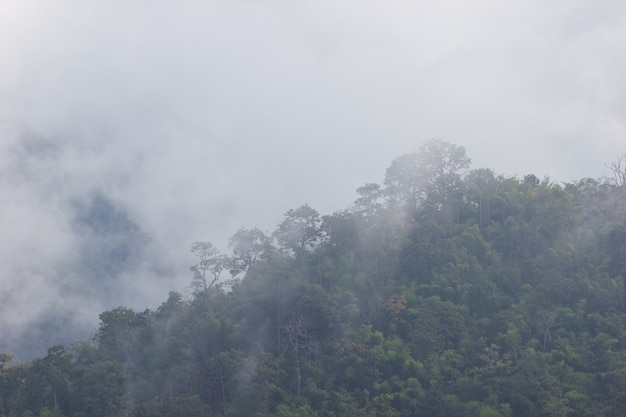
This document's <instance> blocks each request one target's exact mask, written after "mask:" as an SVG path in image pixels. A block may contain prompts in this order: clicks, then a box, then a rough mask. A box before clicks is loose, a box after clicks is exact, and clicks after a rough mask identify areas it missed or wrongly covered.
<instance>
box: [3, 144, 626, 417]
mask: <svg viewBox="0 0 626 417" xmlns="http://www.w3.org/2000/svg"><path fill="white" fill-rule="evenodd" d="M620 161H621V159H620ZM613 166H614V167H617V168H619V169H621V165H620V164H614V165H613ZM619 169H618V170H617V171H618V172H616V174H620V172H619ZM616 178H620V177H619V175H618V176H616ZM622 178H623V177H622ZM625 190H626V184H625V183H624V182H621V183H620V182H619V181H617V180H615V181H613V180H607V181H604V182H603V181H596V180H591V179H583V180H581V181H579V182H577V183H570V184H565V185H559V184H555V183H552V182H551V181H550V180H549V179H543V180H541V179H539V178H537V177H535V176H534V175H527V176H524V177H523V178H511V177H503V176H497V175H496V174H494V173H493V172H492V171H491V170H489V169H475V170H470V169H469V158H467V156H466V155H465V151H464V149H463V148H461V147H457V146H454V145H451V144H449V143H446V142H443V141H437V140H435V141H431V142H429V143H428V144H427V145H425V146H424V147H423V148H421V149H420V150H419V151H417V152H414V153H411V154H407V155H404V156H401V157H399V158H398V159H396V160H395V161H394V162H393V163H392V165H391V166H390V168H389V169H388V170H387V173H386V177H385V181H384V186H380V185H377V184H367V185H365V186H363V187H361V188H359V189H358V194H359V197H358V199H357V200H356V201H355V203H354V205H353V207H351V208H350V209H347V210H344V211H341V212H336V213H334V214H332V215H328V216H320V214H319V213H318V212H317V211H315V210H314V209H313V208H311V207H309V206H308V205H304V206H302V207H299V208H296V209H293V210H289V211H288V212H287V213H286V214H285V218H284V221H283V222H282V223H281V224H280V225H278V227H277V229H276V231H275V232H274V234H273V236H267V235H265V234H264V233H263V232H261V231H260V230H258V229H251V230H248V229H241V230H239V231H238V232H237V233H236V234H235V235H234V236H233V239H232V241H231V245H230V247H231V249H232V254H231V255H229V256H227V255H225V254H221V253H220V252H219V251H218V250H217V249H216V248H215V247H214V246H213V245H212V244H210V243H208V242H196V243H194V244H193V245H192V251H193V253H194V254H195V255H196V256H197V258H198V263H197V264H196V265H194V266H192V267H191V271H192V280H190V281H191V288H192V289H193V295H192V296H190V297H189V298H188V299H185V298H184V297H183V296H181V294H179V293H176V292H171V293H170V295H169V298H168V299H167V300H166V301H164V302H163V303H162V304H161V305H160V306H159V307H158V308H157V309H156V311H150V310H146V311H142V312H137V311H133V310H130V309H128V308H125V307H119V308H116V309H114V310H111V311H106V312H104V313H102V314H101V315H100V320H101V325H100V328H99V330H98V332H97V334H96V335H95V337H94V339H93V341H92V342H79V343H77V344H76V345H74V346H72V347H63V346H54V347H51V348H50V349H49V351H48V355H47V356H45V357H43V358H40V359H36V360H33V361H31V362H28V363H24V364H17V365H16V364H13V365H12V364H11V358H10V356H9V355H7V354H2V355H0V394H1V396H0V415H1V416H16V417H26V416H40V417H43V416H56V417H58V416H66V417H70V416H71V417H100V416H102V417H107V416H136V417H158V416H167V417H178V416H180V417H195V416H259V417H261V416H280V417H286V416H302V417H311V416H319V417H322V416H324V417H331V416H337V417H338V416H380V417H382V416H394V417H395V416H398V417H400V416H417V417H420V416H423V417H437V416H441V417H450V416H462V417H472V416H476V417H526V416H528V417H531V416H532V417H536V416H567V417H574V416H576V417H583V416H589V417H591V416H593V417H599V416H617V415H623V412H624V410H626V351H625V350H624V348H625V347H626V315H625V310H626V286H625V285H624V280H626V223H625V211H624V209H625V207H626V199H625V195H626V192H625ZM226 271H229V272H230V274H227V273H226ZM226 275H228V278H229V279H226V278H225V276H226Z"/></svg>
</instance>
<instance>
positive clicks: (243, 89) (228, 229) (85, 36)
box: [0, 0, 626, 350]
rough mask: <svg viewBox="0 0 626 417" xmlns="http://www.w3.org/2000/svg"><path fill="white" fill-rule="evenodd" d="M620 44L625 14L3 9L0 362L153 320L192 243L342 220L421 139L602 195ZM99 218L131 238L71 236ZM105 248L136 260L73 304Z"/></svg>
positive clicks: (618, 129) (402, 6) (620, 86)
mask: <svg viewBox="0 0 626 417" xmlns="http://www.w3.org/2000/svg"><path fill="white" fill-rule="evenodd" d="M625 38H626V6H624V5H623V3H622V2H619V1H613V2H602V3H597V2H591V1H556V2H550V3H545V2H539V1H524V2H522V1H518V2H507V3H502V2H495V1H476V2H471V3H469V2H463V1H443V2H436V3H435V2H409V1H397V2H384V3H383V2H376V1H359V2H356V1H346V2H331V1H321V2H287V1H274V2H263V3H260V2H251V1H211V2H196V1H183V2H166V1H139V0H138V1H132V2H101V1H96V0H93V1H83V2H74V1H69V0H68V1H56V2H42V1H35V0H32V1H30V0H25V1H20V2H8V1H6V2H2V3H0V59H1V60H2V65H0V175H1V177H0V228H1V229H0V230H2V232H3V237H4V239H3V242H2V243H1V244H0V285H1V286H2V292H1V300H2V304H0V350H1V349H2V348H3V346H13V345H12V344H11V343H10V342H8V340H12V339H13V338H16V337H19V336H20V335H22V336H23V335H25V334H28V333H29V332H31V331H32V326H30V324H32V323H36V322H38V321H41V320H42V319H45V317H49V316H50V314H51V312H53V311H59V309H60V310H62V311H64V312H66V313H64V314H69V315H70V316H71V317H72V319H71V321H72V322H76V323H78V322H80V323H82V324H83V325H84V326H83V327H81V328H89V329H91V328H93V327H94V326H96V325H97V314H98V313H99V312H101V311H102V310H103V309H107V308H112V307H116V306H118V305H120V304H124V305H128V306H130V307H133V308H137V309H143V308H146V307H149V308H154V307H156V306H157V305H158V304H159V303H160V302H161V301H163V300H165V299H166V297H167V293H168V291H169V290H170V289H176V290H180V291H183V292H184V291H185V289H186V288H187V287H188V285H189V282H190V281H191V275H190V272H189V270H188V267H189V266H190V265H191V264H192V263H193V261H194V260H193V257H192V256H191V254H190V253H189V247H190V245H191V243H192V242H193V241H196V240H208V241H212V242H214V243H215V244H216V245H217V246H218V247H220V248H221V249H222V250H226V249H227V248H226V244H227V242H228V238H229V237H230V236H231V235H232V234H233V233H234V232H235V231H236V230H237V229H238V228H239V227H241V226H245V227H255V226H256V227H259V228H261V229H262V230H265V231H268V232H271V231H273V230H274V227H275V226H276V225H277V224H278V223H279V222H280V221H281V219H282V215H283V213H285V212H286V211H287V210H288V209H290V208H294V207H298V206H300V205H302V204H305V203H308V204H309V205H310V206H311V207H313V208H315V209H316V210H318V211H319V212H321V213H322V214H329V213H331V212H333V211H335V210H341V209H344V208H346V207H347V206H348V205H349V204H350V203H351V202H352V201H353V200H354V198H355V192H354V190H355V189H356V188H358V187H359V186H361V185H363V184H365V183H368V182H378V183H380V182H382V180H383V177H384V172H385V169H386V167H387V166H389V164H390V163H391V161H392V160H393V158H395V157H396V156H398V155H400V154H402V153H406V152H410V151H412V150H414V149H416V148H418V147H419V145H420V144H421V143H423V142H425V141H426V140H428V139H431V138H442V139H444V140H446V141H449V142H452V143H455V144H457V145H461V146H464V147H465V148H466V150H467V154H468V155H469V156H470V157H471V158H472V167H474V168H478V167H489V168H492V169H494V170H495V171H496V172H498V173H504V174H507V175H524V174H527V173H533V174H535V175H537V176H538V177H544V176H549V177H550V178H552V179H553V180H554V181H573V180H577V179H580V178H583V177H594V178H598V177H601V176H603V175H607V174H608V170H607V169H606V167H605V164H607V163H610V161H611V160H613V159H614V158H615V157H616V156H617V155H619V154H622V153H624V152H625V151H626V124H625V123H626V121H625V117H624V115H625V114H626V94H625V93H626V90H625V87H626V82H625V81H624V77H623V74H624V72H625V70H626V44H625V43H624V41H623V40H624V39H625ZM94 196H96V197H98V196H101V197H102V198H103V200H102V201H104V202H105V203H106V204H105V206H106V207H108V209H107V210H109V214H110V213H113V214H114V217H115V218H116V219H120V218H121V219H122V220H121V221H122V223H123V219H124V216H127V218H128V222H129V223H128V224H129V225H133V227H134V226H136V227H137V230H136V231H134V232H132V233H131V234H127V233H125V232H122V231H120V232H119V234H117V235H115V236H112V235H110V234H101V233H100V234H99V232H97V227H96V226H94V225H93V224H88V225H87V226H84V225H83V226H80V224H79V223H80V222H79V218H80V213H81V208H80V207H83V210H87V211H88V210H89V209H88V207H90V204H91V202H93V201H95V200H94V198H96V197H94ZM85 207H87V208H85ZM115 213H117V214H115ZM116 216H117V217H116ZM124 224H126V223H124ZM129 227H130V226H129ZM133 227H130V229H132V230H135V229H133ZM129 233H130V232H129ZM138 236H142V237H141V238H139V237H138ZM143 236H145V240H143ZM111 239H113V240H111ZM111 241H115V242H120V241H123V243H124V244H127V243H128V242H143V243H141V250H139V249H138V250H137V251H136V252H133V253H132V256H131V258H132V262H131V261H128V262H130V263H128V264H127V265H126V264H125V265H126V266H125V267H124V268H122V269H121V270H118V271H116V272H115V274H114V275H115V279H114V280H113V281H111V282H112V283H107V284H102V285H101V286H98V287H97V288H95V289H94V288H82V287H81V284H83V283H84V275H85V274H88V273H89V268H87V267H86V265H88V264H89V263H90V262H93V257H94V256H96V257H97V256H98V254H102V253H103V252H102V250H103V249H102V247H105V246H106V247H109V246H110V243H107V242H111ZM93 242H96V243H93ZM103 245H104V246H103ZM107 245H109V246H107ZM90 247H93V248H97V249H94V252H90V253H91V255H89V253H87V252H85V248H90ZM107 250H108V249H107ZM105 252H106V250H105ZM107 253H108V252H107ZM94 254H95V255H94ZM90 256H91V257H90ZM129 259H130V258H129ZM155 259H158V262H155ZM102 262H104V263H106V259H104V260H103V261H102ZM109 272H110V271H109ZM100 273H101V275H102V276H100V275H98V276H97V278H98V279H107V278H106V277H105V276H106V274H107V273H108V272H107V271H104V270H103V271H101V272H100ZM68 312H69V313H68ZM81 326H82V325H81Z"/></svg>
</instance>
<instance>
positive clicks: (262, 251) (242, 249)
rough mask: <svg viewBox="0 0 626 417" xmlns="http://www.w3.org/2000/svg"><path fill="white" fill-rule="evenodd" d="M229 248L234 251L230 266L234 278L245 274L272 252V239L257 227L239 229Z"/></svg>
mask: <svg viewBox="0 0 626 417" xmlns="http://www.w3.org/2000/svg"><path fill="white" fill-rule="evenodd" d="M229 246H230V247H231V248H232V250H233V255H232V259H231V264H230V273H231V275H232V276H236V275H238V274H240V273H245V272H246V271H248V270H249V269H250V268H253V267H254V265H256V263H257V261H259V260H260V259H261V258H262V257H263V256H265V255H268V254H269V253H270V252H271V251H272V243H271V239H270V238H269V237H268V236H266V235H265V233H263V232H262V231H261V230H259V229H257V228H256V227H255V228H253V229H243V228H242V229H239V230H238V231H237V233H235V234H234V235H233V237H232V238H231V239H230V243H229Z"/></svg>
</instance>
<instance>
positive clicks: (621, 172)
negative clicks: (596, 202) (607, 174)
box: [607, 153, 626, 226]
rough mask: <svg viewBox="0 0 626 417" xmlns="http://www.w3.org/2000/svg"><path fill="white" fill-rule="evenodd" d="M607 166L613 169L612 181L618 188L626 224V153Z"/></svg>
mask: <svg viewBox="0 0 626 417" xmlns="http://www.w3.org/2000/svg"><path fill="white" fill-rule="evenodd" d="M607 168H609V169H610V170H611V174H612V178H611V181H612V182H613V183H614V185H615V186H616V187H617V190H618V194H619V197H620V200H621V205H622V209H623V211H624V226H626V153H625V154H622V155H620V156H619V157H617V159H616V160H615V161H613V162H611V165H607Z"/></svg>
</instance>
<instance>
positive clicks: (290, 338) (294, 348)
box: [283, 316, 317, 397]
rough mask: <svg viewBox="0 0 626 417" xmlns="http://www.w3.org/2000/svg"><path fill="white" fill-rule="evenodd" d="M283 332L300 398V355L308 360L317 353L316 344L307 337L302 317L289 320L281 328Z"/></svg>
mask: <svg viewBox="0 0 626 417" xmlns="http://www.w3.org/2000/svg"><path fill="white" fill-rule="evenodd" d="M283 331H284V332H285V336H286V338H287V343H288V345H289V347H290V348H291V353H292V354H293V358H294V362H295V363H294V364H295V370H296V384H297V385H296V392H297V395H298V397H300V393H301V387H302V374H301V367H300V363H301V355H302V354H304V355H305V357H306V358H310V356H311V355H312V354H313V353H315V352H316V351H317V343H315V342H314V341H313V340H312V339H311V338H310V337H309V333H308V331H307V329H306V324H305V322H304V318H303V317H302V316H298V317H296V318H295V319H292V320H289V322H287V324H286V325H285V326H284V327H283Z"/></svg>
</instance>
